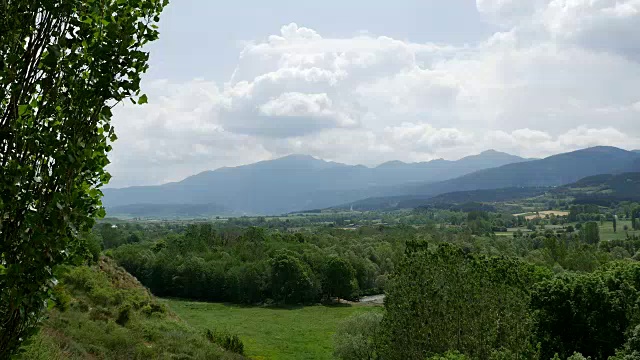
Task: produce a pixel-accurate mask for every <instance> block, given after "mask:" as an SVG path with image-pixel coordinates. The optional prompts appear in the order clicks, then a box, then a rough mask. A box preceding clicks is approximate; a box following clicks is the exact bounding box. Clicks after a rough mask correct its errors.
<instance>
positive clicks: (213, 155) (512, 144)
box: [110, 0, 640, 185]
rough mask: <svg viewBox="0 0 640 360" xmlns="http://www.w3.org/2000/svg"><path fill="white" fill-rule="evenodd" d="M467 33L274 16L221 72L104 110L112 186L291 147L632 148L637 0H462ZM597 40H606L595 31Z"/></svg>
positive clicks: (151, 90) (367, 160) (401, 151)
mask: <svg viewBox="0 0 640 360" xmlns="http://www.w3.org/2000/svg"><path fill="white" fill-rule="evenodd" d="M476 4H477V7H478V9H479V10H480V11H481V12H482V13H483V14H485V15H486V16H487V17H488V18H491V19H492V20H494V21H496V22H499V23H500V24H502V25H503V27H504V29H503V31H502V32H499V33H496V34H494V35H492V36H491V37H489V38H487V39H486V40H485V41H482V42H480V43H478V44H475V45H471V44H470V45H466V46H451V45H448V44H431V43H420V44H419V43H413V42H410V41H407V40H398V39H392V38H389V37H384V36H379V37H374V36H372V35H368V34H366V33H364V34H359V35H357V36H354V37H342V38H325V37H323V36H322V35H321V34H320V33H319V32H317V31H315V30H313V29H309V28H305V27H301V26H298V25H296V24H290V25H287V26H284V27H283V28H282V29H281V31H280V33H279V34H278V35H272V36H268V37H266V38H265V40H263V41H255V42H251V43H248V44H247V45H246V46H245V48H244V49H243V50H242V51H241V53H240V56H239V60H238V65H237V68H236V70H235V72H234V73H233V74H232V75H231V74H230V81H229V82H228V83H225V84H220V83H218V84H216V83H212V82H208V81H204V80H194V81H190V82H186V83H172V82H170V81H152V82H150V83H148V84H146V85H145V87H144V89H145V91H146V92H147V93H148V94H149V99H150V104H148V105H145V106H142V107H135V108H133V107H130V106H126V107H124V108H122V109H120V110H119V111H118V112H117V113H116V121H115V123H116V127H117V130H118V133H119V136H120V141H118V143H116V145H115V151H114V153H113V156H112V161H113V165H112V166H111V167H110V169H111V171H112V172H113V173H114V175H116V179H115V181H116V183H117V184H118V185H126V184H141V183H158V182H163V181H167V180H177V179H180V178H182V177H184V176H186V175H189V174H192V173H196V172H198V171H202V170H205V169H211V168H216V167H219V166H230V165H238V164H242V163H251V162H255V161H258V160H263V159H267V158H272V157H277V156H281V155H286V154H288V153H307V154H310V155H314V156H318V157H321V158H325V159H331V160H336V161H344V162H348V163H364V164H370V165H372V164H377V163H380V162H383V161H387V160H393V159H399V160H404V161H419V160H429V159H432V158H438V157H444V158H458V157H461V156H464V155H469V154H470V153H477V152H479V151H482V150H486V149H488V148H496V149H498V150H504V151H509V152H512V153H515V154H520V155H523V156H528V157H540V156H546V155H550V154H553V153H557V152H562V151H569V150H575V149H578V148H581V147H586V146H593V145H613V146H620V147H627V148H637V147H640V143H639V141H638V139H639V138H640V127H638V126H637V121H638V120H637V119H638V114H639V113H640V106H639V105H638V104H640V61H638V60H639V58H638V57H637V56H636V55H637V54H638V49H639V45H638V44H640V42H638V41H636V40H637V39H636V38H637V37H636V36H635V34H636V32H639V31H640V23H639V22H638V21H639V18H638V16H639V15H638V14H639V13H640V11H639V10H640V0H617V1H614V0H477V2H476ZM609 37H613V38H609Z"/></svg>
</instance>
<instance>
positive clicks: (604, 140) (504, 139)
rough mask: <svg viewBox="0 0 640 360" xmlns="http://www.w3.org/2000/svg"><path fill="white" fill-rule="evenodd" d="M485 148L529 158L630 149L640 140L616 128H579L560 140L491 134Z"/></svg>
mask: <svg viewBox="0 0 640 360" xmlns="http://www.w3.org/2000/svg"><path fill="white" fill-rule="evenodd" d="M483 142H484V143H485V144H494V145H495V146H494V147H495V148H496V149H498V150H502V151H509V152H513V153H517V154H520V155H522V156H526V157H546V156H550V155H553V154H557V153H562V152H568V151H574V150H579V149H584V148H587V147H592V146H599V145H606V146H616V147H622V148H627V149H633V148H638V147H640V137H637V136H630V135H627V134H624V133H622V132H620V131H618V130H616V129H614V128H611V127H605V128H589V127H586V126H579V127H577V128H574V129H570V130H568V131H567V132H564V133H561V134H559V135H557V136H552V135H551V134H549V133H547V132H544V131H541V130H531V129H528V128H525V129H517V130H514V131H512V132H505V131H501V130H497V131H491V132H489V133H487V134H486V136H485V138H484V139H483Z"/></svg>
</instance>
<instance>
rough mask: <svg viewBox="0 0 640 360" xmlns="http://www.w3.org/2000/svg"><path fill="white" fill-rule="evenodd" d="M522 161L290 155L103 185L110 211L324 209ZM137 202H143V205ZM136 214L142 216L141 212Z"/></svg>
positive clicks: (490, 154) (489, 155)
mask: <svg viewBox="0 0 640 360" xmlns="http://www.w3.org/2000/svg"><path fill="white" fill-rule="evenodd" d="M521 161H526V159H523V158H520V157H518V156H514V155H510V154H506V153H501V152H497V151H493V150H490V151H485V152H483V153H481V154H478V155H473V156H468V157H465V158H462V159H460V160H457V161H448V160H442V159H439V160H434V161H428V162H421V163H403V162H400V161H395V162H389V163H385V164H382V165H380V166H377V167H375V168H368V167H365V166H362V165H346V164H340V163H336V162H328V161H324V160H319V159H316V158H313V157H311V156H308V155H291V156H286V157H283V158H280V159H275V160H268V161H261V162H258V163H255V164H250V165H245V166H238V167H230V168H221V169H218V170H215V171H206V172H203V173H200V174H197V175H194V176H191V177H188V178H186V179H184V180H182V181H180V182H175V183H169V184H164V185H159V186H138V187H130V188H123V189H105V190H104V191H103V192H104V194H105V196H104V198H103V203H104V204H105V207H106V208H107V212H108V213H109V215H111V214H113V213H114V211H115V210H119V211H122V209H118V208H119V207H122V206H124V205H136V206H139V209H149V205H151V204H153V205H165V204H167V206H173V207H175V206H176V204H183V205H184V204H210V203H215V204H218V205H219V206H221V207H223V208H225V209H228V210H229V211H234V212H236V213H244V214H280V213H287V212H291V211H297V210H302V209H311V208H326V207H330V206H334V205H337V204H342V203H345V202H349V201H355V200H358V199H363V198H366V197H369V196H375V195H383V194H386V192H387V190H388V189H392V188H393V187H395V186H399V185H400V184H406V183H413V184H424V183H430V182H436V181H442V180H446V179H452V178H455V177H458V176H461V175H464V174H469V173H472V172H475V171H478V170H482V169H486V168H491V167H496V166H502V165H505V164H511V163H515V162H521ZM140 204H144V206H141V205H140ZM140 216H143V215H142V214H140Z"/></svg>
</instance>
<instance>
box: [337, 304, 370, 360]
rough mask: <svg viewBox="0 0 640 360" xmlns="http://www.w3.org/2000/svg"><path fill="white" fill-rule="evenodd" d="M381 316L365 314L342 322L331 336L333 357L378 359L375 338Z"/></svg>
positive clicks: (358, 359)
mask: <svg viewBox="0 0 640 360" xmlns="http://www.w3.org/2000/svg"><path fill="white" fill-rule="evenodd" d="M381 320H382V314H380V313H377V312H366V313H362V314H356V315H353V316H351V317H350V318H348V319H347V320H345V321H343V322H342V323H341V324H340V325H339V326H338V329H337V330H336V333H335V335H333V344H334V352H333V354H334V356H335V357H336V358H338V359H340V360H375V359H378V354H377V352H376V345H375V338H376V335H377V333H378V331H379V329H380V321H381Z"/></svg>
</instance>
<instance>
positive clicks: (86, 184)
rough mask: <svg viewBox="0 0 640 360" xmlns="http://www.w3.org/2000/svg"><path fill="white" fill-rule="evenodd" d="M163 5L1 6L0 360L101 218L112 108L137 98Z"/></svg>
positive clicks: (22, 0)
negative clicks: (58, 271) (56, 274)
mask: <svg viewBox="0 0 640 360" xmlns="http://www.w3.org/2000/svg"><path fill="white" fill-rule="evenodd" d="M166 2H167V1H166V0H138V1H117V0H108V1H97V0H88V1H85V0H83V1H80V0H64V1H52V0H47V1H30V0H16V1H9V2H7V1H3V2H2V4H0V14H1V16H0V18H1V19H0V64H2V65H1V66H0V134H2V135H1V136H0V219H1V221H2V227H1V228H0V358H6V357H8V356H9V355H11V354H12V353H14V352H15V351H16V350H17V349H18V347H19V346H20V344H21V343H22V341H24V339H27V338H29V337H30V336H31V335H32V334H33V333H34V331H35V329H36V326H37V324H38V323H39V321H40V318H41V315H42V310H43V306H44V304H45V301H46V299H48V298H49V293H50V291H51V289H52V287H53V284H54V281H53V280H54V278H53V276H52V273H53V272H54V269H55V266H56V265H59V264H63V263H68V262H70V261H71V260H73V259H72V258H73V256H74V255H76V254H78V249H79V248H82V246H83V244H82V243H81V242H80V241H79V240H78V231H86V230H88V229H90V228H91V226H92V225H93V219H94V217H96V216H100V215H102V214H103V213H104V210H102V209H101V207H100V197H101V195H102V194H101V192H100V190H99V188H100V187H101V186H102V184H104V183H107V182H108V181H109V175H108V174H107V173H106V172H105V170H104V167H105V166H106V165H107V164H108V163H109V161H108V159H107V156H106V153H107V152H108V151H109V150H110V145H109V141H113V140H115V134H114V130H113V128H112V127H111V125H110V120H111V107H112V106H113V105H114V104H116V103H118V102H120V101H122V100H125V99H127V98H132V97H137V98H138V100H137V101H138V102H139V103H144V102H146V96H144V95H141V96H140V95H139V91H140V90H139V85H140V76H141V74H142V73H144V72H145V71H146V69H147V59H148V54H147V53H146V52H144V51H142V47H143V46H144V45H145V44H146V43H148V42H150V41H153V40H155V39H156V38H157V37H158V31H157V30H156V28H157V27H156V25H155V23H156V22H157V21H158V20H159V19H158V15H159V14H160V12H161V11H162V9H163V7H164V5H166Z"/></svg>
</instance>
